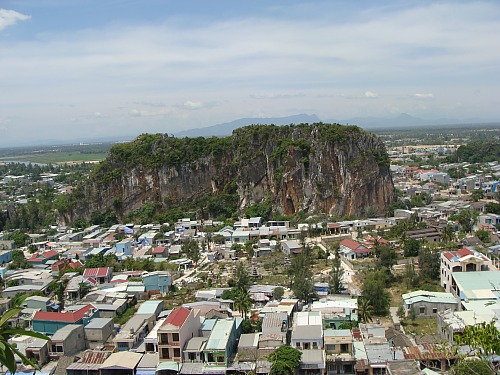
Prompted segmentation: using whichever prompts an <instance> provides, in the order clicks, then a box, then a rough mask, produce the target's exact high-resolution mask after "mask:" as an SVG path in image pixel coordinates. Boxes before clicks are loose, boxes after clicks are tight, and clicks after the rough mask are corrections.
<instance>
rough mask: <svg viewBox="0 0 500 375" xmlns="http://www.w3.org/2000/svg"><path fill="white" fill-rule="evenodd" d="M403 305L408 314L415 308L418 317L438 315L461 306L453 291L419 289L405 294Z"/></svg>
mask: <svg viewBox="0 0 500 375" xmlns="http://www.w3.org/2000/svg"><path fill="white" fill-rule="evenodd" d="M403 306H404V308H405V312H406V314H408V312H409V311H410V310H412V309H413V311H415V315H416V316H417V317H423V318H430V317H436V316H437V314H438V312H443V311H445V310H451V311H456V310H458V309H459V308H460V305H459V300H458V298H457V297H455V296H454V295H453V294H451V293H443V292H429V291H425V290H417V291H415V292H410V293H405V294H403Z"/></svg>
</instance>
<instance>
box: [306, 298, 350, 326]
mask: <svg viewBox="0 0 500 375" xmlns="http://www.w3.org/2000/svg"><path fill="white" fill-rule="evenodd" d="M330 298H331V299H330ZM310 311H318V312H321V318H322V320H323V327H325V328H334V329H335V328H338V327H339V326H340V325H341V324H342V323H345V322H350V321H357V320H358V315H357V312H358V300H357V299H356V298H350V296H346V297H341V296H328V297H327V299H322V300H321V301H314V302H313V303H312V305H311V309H310Z"/></svg>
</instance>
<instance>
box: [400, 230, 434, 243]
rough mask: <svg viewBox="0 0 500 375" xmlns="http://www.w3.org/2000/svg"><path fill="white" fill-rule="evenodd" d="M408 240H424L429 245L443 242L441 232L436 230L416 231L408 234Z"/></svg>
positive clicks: (410, 231)
mask: <svg viewBox="0 0 500 375" xmlns="http://www.w3.org/2000/svg"><path fill="white" fill-rule="evenodd" d="M406 237H407V238H412V239H415V240H424V241H427V242H429V243H437V242H439V241H440V240H441V232H439V230H437V229H436V228H426V229H415V230H409V231H407V232H406Z"/></svg>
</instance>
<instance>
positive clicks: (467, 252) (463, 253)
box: [456, 247, 474, 258]
mask: <svg viewBox="0 0 500 375" xmlns="http://www.w3.org/2000/svg"><path fill="white" fill-rule="evenodd" d="M456 253H457V254H458V255H460V258H461V257H464V256H466V255H473V254H474V253H473V252H472V251H470V250H469V249H467V248H465V247H464V248H462V249H460V250H457V251H456Z"/></svg>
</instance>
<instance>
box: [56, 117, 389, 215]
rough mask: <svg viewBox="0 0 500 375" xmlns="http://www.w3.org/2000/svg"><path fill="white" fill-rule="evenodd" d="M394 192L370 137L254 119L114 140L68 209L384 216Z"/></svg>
mask: <svg viewBox="0 0 500 375" xmlns="http://www.w3.org/2000/svg"><path fill="white" fill-rule="evenodd" d="M393 198H394V186H393V182H392V178H391V175H390V171H389V158H388V156H387V153H386V150H385V147H384V144H383V142H382V141H381V140H380V139H379V138H378V137H377V136H375V135H374V134H372V133H368V132H366V131H364V130H362V129H360V128H358V127H356V126H342V125H337V124H323V123H316V124H312V125H307V124H300V125H286V126H273V125H252V126H247V127H244V128H239V129H236V130H235V131H234V132H233V134H232V136H229V137H222V138H217V137H211V138H203V137H198V138H174V137H169V136H168V135H164V134H143V135H141V136H139V137H137V138H136V139H135V140H134V141H132V142H130V143H123V144H118V145H115V146H114V147H113V148H112V149H111V151H110V153H109V155H108V157H107V158H106V159H105V160H104V161H103V162H101V163H100V164H98V165H97V166H96V167H95V169H94V170H93V172H92V173H91V175H90V177H89V179H88V180H87V181H85V183H84V184H83V185H82V186H80V187H79V188H77V189H76V190H75V191H74V193H73V194H72V195H71V196H70V197H69V200H70V201H69V202H68V203H69V204H68V210H67V212H65V213H63V214H64V217H65V219H66V220H65V221H68V222H70V221H72V219H74V218H76V217H85V218H89V217H91V215H92V213H93V212H104V211H106V210H108V211H109V210H112V211H115V212H116V213H117V216H118V218H121V219H126V218H129V217H131V216H130V215H131V214H133V213H134V212H138V211H140V210H141V209H143V208H144V207H145V206H146V207H148V208H149V209H150V215H156V216H158V215H161V212H168V211H169V210H178V209H179V208H182V209H183V210H192V211H196V212H197V214H198V215H199V214H200V213H201V214H202V215H203V216H205V217H212V218H213V217H218V216H219V217H222V216H224V215H231V213H236V212H242V211H243V210H245V209H246V208H248V207H252V206H255V205H259V204H260V205H263V204H265V205H267V206H268V207H269V209H272V210H273V211H275V212H279V213H282V214H285V215H290V214H294V213H297V212H298V211H303V212H306V213H327V214H330V215H336V216H343V215H356V214H360V213H362V212H366V210H368V209H370V210H371V212H378V213H385V211H386V209H387V207H388V205H389V204H390V203H391V202H392V200H393ZM69 207H71V208H69ZM150 219H151V220H153V218H152V217H151V218H150ZM160 219H161V216H160Z"/></svg>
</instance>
